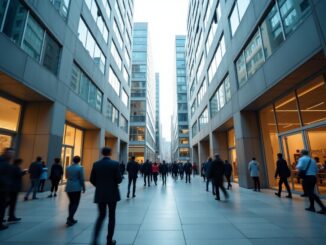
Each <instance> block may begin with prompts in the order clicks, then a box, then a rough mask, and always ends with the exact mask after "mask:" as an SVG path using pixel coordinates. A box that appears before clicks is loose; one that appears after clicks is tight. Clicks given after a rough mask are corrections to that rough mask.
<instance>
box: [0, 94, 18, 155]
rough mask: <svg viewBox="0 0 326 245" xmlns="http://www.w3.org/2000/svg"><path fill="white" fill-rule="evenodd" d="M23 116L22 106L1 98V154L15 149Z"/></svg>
mask: <svg viewBox="0 0 326 245" xmlns="http://www.w3.org/2000/svg"><path fill="white" fill-rule="evenodd" d="M20 116H21V105H19V104H17V103H15V102H13V101H11V100H8V99H6V98H4V97H1V96H0V154H2V153H3V151H4V149H5V148H7V147H15V146H16V141H17V133H18V128H19V121H20Z"/></svg>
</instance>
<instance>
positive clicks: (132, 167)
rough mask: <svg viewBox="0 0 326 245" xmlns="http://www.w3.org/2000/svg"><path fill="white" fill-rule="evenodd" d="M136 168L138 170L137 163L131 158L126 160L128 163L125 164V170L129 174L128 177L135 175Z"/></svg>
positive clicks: (136, 172)
mask: <svg viewBox="0 0 326 245" xmlns="http://www.w3.org/2000/svg"><path fill="white" fill-rule="evenodd" d="M138 170H139V166H138V163H136V162H135V161H133V160H131V161H130V162H128V164H127V172H128V174H129V177H132V178H134V177H137V174H138Z"/></svg>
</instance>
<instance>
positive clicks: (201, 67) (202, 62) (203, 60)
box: [197, 55, 205, 81]
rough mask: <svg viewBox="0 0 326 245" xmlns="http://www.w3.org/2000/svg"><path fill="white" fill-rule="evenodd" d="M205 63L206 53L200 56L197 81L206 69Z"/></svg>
mask: <svg viewBox="0 0 326 245" xmlns="http://www.w3.org/2000/svg"><path fill="white" fill-rule="evenodd" d="M204 63H205V59H204V55H202V56H201V58H200V61H199V65H198V70H197V81H200V76H201V74H202V72H203V69H204Z"/></svg>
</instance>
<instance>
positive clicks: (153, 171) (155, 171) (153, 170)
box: [152, 162, 159, 185]
mask: <svg viewBox="0 0 326 245" xmlns="http://www.w3.org/2000/svg"><path fill="white" fill-rule="evenodd" d="M152 173H153V178H154V183H155V185H157V176H158V173H159V166H158V165H157V162H155V163H154V164H153V166H152Z"/></svg>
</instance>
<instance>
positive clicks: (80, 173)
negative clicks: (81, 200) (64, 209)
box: [66, 164, 85, 192]
mask: <svg viewBox="0 0 326 245" xmlns="http://www.w3.org/2000/svg"><path fill="white" fill-rule="evenodd" d="M66 175H67V184H66V192H79V191H82V190H85V181H84V168H83V167H82V166H80V165H79V164H72V165H70V166H69V167H67V170H66Z"/></svg>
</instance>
